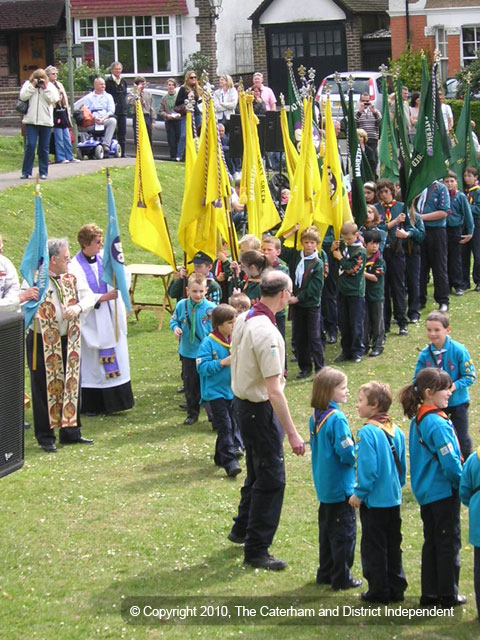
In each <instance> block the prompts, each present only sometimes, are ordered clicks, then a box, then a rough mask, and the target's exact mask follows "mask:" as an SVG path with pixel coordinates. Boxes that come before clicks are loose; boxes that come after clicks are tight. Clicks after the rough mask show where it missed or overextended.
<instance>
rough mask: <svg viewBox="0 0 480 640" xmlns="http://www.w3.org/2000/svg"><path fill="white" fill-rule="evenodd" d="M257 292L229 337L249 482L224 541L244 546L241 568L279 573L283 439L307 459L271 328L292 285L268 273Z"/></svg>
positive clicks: (281, 351)
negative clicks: (275, 547)
mask: <svg viewBox="0 0 480 640" xmlns="http://www.w3.org/2000/svg"><path fill="white" fill-rule="evenodd" d="M260 292H261V298H260V301H259V302H258V303H257V304H256V305H255V307H253V308H252V309H250V311H247V312H246V313H244V314H242V315H241V316H240V317H239V318H238V319H237V321H236V323H235V328H234V330H233V335H232V364H231V367H232V389H233V393H234V395H235V397H234V401H233V402H234V412H235V417H236V419H237V422H238V424H239V426H240V429H241V432H242V437H243V441H244V444H245V451H246V465H247V477H246V479H245V483H244V485H243V488H242V491H241V499H240V504H239V506H238V514H237V516H236V517H235V518H234V521H235V524H234V525H233V528H232V530H231V532H230V534H229V536H228V538H229V540H230V541H232V542H236V543H238V544H245V548H244V554H245V564H248V565H251V566H253V567H259V568H263V569H270V570H272V571H281V570H282V569H285V567H286V566H287V564H286V562H284V561H283V560H279V559H278V558H274V557H273V556H272V555H270V554H269V553H268V548H269V547H270V545H271V544H272V541H273V537H274V535H275V531H276V530H277V527H278V523H279V521H280V514H281V511H282V503H283V494H284V491H285V464H284V458H283V444H282V442H283V437H284V434H286V435H287V438H288V441H289V443H290V446H291V448H292V451H293V452H294V453H295V454H296V455H303V454H304V453H305V444H304V442H303V439H302V438H301V437H300V436H299V434H298V432H297V430H296V428H295V425H294V424H293V421H292V417H291V415H290V411H289V408H288V403H287V399H286V397H285V394H284V391H283V389H284V386H285V378H284V376H283V372H284V363H285V342H284V340H283V338H282V336H281V334H280V332H279V331H278V329H277V327H276V323H275V314H276V313H278V312H279V311H281V310H282V309H284V308H285V306H286V305H287V303H288V300H289V298H290V295H291V293H292V281H291V280H290V278H289V277H288V276H287V275H286V274H285V273H282V272H281V271H277V270H267V271H265V272H264V274H263V275H262V280H261V283H260Z"/></svg>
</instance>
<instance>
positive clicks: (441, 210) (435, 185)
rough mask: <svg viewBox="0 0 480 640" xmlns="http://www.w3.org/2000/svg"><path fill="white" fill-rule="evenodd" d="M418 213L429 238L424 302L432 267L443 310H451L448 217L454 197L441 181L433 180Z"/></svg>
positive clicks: (422, 280) (424, 259) (424, 263)
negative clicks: (448, 268)
mask: <svg viewBox="0 0 480 640" xmlns="http://www.w3.org/2000/svg"><path fill="white" fill-rule="evenodd" d="M417 208H418V213H419V214H420V216H421V218H422V220H423V223H424V225H425V240H424V242H423V243H422V249H421V251H422V265H421V274H420V304H421V305H422V306H423V307H424V306H425V305H426V303H427V283H428V277H429V273H430V269H431V270H432V274H433V297H434V298H435V300H436V302H437V303H438V306H439V309H440V311H448V304H449V296H450V289H449V286H448V272H447V216H448V212H449V211H450V196H449V195H448V189H447V187H446V186H445V185H444V184H442V183H441V182H437V181H435V182H432V184H431V185H430V186H429V187H427V188H426V189H424V190H423V191H422V193H421V194H420V197H419V199H418V202H417Z"/></svg>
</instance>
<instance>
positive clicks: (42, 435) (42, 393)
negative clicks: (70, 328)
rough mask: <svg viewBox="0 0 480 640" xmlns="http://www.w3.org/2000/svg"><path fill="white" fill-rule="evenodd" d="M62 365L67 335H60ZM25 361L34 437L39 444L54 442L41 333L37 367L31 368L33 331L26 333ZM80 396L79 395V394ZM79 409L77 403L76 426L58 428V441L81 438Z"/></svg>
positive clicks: (38, 341)
mask: <svg viewBox="0 0 480 640" xmlns="http://www.w3.org/2000/svg"><path fill="white" fill-rule="evenodd" d="M61 340H62V356H63V366H64V367H65V362H66V360H67V336H62V338H61ZM26 344H27V363H28V368H29V370H30V384H31V388H32V408H33V426H34V430H35V437H36V439H37V442H38V444H39V445H40V446H43V445H50V444H54V443H55V429H51V428H50V419H49V414H48V400H47V381H46V373H45V360H44V356H43V341H42V336H41V334H38V335H37V368H36V369H35V371H34V370H33V368H32V361H33V331H29V332H28V334H27V341H26ZM79 397H80V396H79ZM80 427H81V424H80V411H79V406H78V405H77V426H76V427H65V428H63V427H62V428H61V429H60V430H59V434H58V437H59V440H60V442H72V441H74V440H78V439H79V438H81V436H82V433H81V430H80Z"/></svg>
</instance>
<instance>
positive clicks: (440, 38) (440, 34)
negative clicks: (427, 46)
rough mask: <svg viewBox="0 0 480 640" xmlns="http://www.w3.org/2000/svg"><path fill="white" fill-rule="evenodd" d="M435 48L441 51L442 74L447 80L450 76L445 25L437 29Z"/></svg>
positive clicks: (443, 78)
mask: <svg viewBox="0 0 480 640" xmlns="http://www.w3.org/2000/svg"><path fill="white" fill-rule="evenodd" d="M435 48H436V49H437V50H438V51H439V52H440V76H441V78H442V80H444V81H445V80H446V79H447V78H448V38H447V30H446V29H445V27H437V28H436V30H435Z"/></svg>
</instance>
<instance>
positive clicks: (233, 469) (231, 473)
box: [225, 464, 242, 478]
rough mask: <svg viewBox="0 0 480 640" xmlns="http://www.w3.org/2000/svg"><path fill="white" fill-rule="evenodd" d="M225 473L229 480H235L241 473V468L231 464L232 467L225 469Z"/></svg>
mask: <svg viewBox="0 0 480 640" xmlns="http://www.w3.org/2000/svg"><path fill="white" fill-rule="evenodd" d="M225 471H226V472H227V476H228V477H229V478H235V477H236V476H238V474H239V473H242V467H241V466H240V465H239V464H232V466H231V467H228V469H225Z"/></svg>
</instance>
